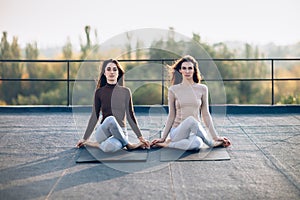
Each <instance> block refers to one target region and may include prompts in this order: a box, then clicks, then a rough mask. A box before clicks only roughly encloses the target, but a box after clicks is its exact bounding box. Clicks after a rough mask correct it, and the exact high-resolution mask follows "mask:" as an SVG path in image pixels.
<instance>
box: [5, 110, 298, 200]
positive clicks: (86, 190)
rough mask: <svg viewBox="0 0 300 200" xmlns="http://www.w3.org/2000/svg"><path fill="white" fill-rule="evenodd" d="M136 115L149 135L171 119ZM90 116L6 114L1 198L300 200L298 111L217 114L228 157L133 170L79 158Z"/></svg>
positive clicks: (215, 121)
mask: <svg viewBox="0 0 300 200" xmlns="http://www.w3.org/2000/svg"><path fill="white" fill-rule="evenodd" d="M136 115H137V119H138V121H139V125H140V127H141V128H142V132H143V131H148V134H149V130H159V129H161V127H162V126H163V124H164V122H165V119H166V114H154V113H152V114H151V113H150V114H145V113H136ZM88 117H89V113H88V112H81V113H74V112H38V111H35V112H31V111H22V112H0V138H1V139H0V140H1V143H0V162H1V164H0V199H3V200H6V199H300V146H299V144H300V142H299V141H300V113H284V114H280V113H273V114H259V113H258V114H227V115H224V116H221V115H214V116H213V120H214V123H215V126H216V129H217V131H218V132H219V135H221V136H226V137H228V138H230V139H231V141H232V143H233V144H232V146H230V147H229V148H227V149H226V150H227V151H228V153H229V155H230V157H231V159H230V160H228V161H189V162H169V163H164V164H161V165H159V164H158V165H157V166H156V167H149V168H147V169H145V170H139V171H136V172H132V173H129V172H127V171H126V170H119V169H115V168H113V167H111V166H109V165H107V164H101V163H89V164H77V163H76V162H75V161H76V159H77V157H78V154H79V151H80V150H79V149H77V148H75V144H76V142H77V141H78V140H79V139H80V138H81V137H82V134H83V131H84V128H85V126H86V123H87V120H88ZM150 136H151V135H150ZM150 136H149V137H150ZM130 164H134V163H130ZM130 164H129V165H130Z"/></svg>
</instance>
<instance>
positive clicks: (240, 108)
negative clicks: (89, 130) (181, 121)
mask: <svg viewBox="0 0 300 200" xmlns="http://www.w3.org/2000/svg"><path fill="white" fill-rule="evenodd" d="M91 109H92V107H91V106H60V105H21V106H0V114H5V113H22V112H25V113H26V112H72V111H76V112H91ZM134 110H135V112H136V113H149V112H150V110H151V113H156V112H158V113H161V112H162V111H163V112H167V111H168V106H166V105H164V106H161V105H136V106H134ZM210 110H211V113H213V114H280V113H282V114H289V113H300V105H299V104H297V105H230V104H226V105H211V106H210Z"/></svg>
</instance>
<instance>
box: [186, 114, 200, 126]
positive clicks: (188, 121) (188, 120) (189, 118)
mask: <svg viewBox="0 0 300 200" xmlns="http://www.w3.org/2000/svg"><path fill="white" fill-rule="evenodd" d="M186 121H187V123H189V124H190V125H191V126H193V125H198V122H197V120H196V119H195V118H194V117H193V116H189V117H187V118H186Z"/></svg>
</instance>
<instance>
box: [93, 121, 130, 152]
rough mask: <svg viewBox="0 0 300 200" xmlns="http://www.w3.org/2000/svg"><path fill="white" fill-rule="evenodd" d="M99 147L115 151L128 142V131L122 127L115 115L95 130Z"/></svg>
mask: <svg viewBox="0 0 300 200" xmlns="http://www.w3.org/2000/svg"><path fill="white" fill-rule="evenodd" d="M95 138H96V141H97V142H98V143H99V148H100V149H101V150H102V151H104V152H115V151H118V150H120V149H122V148H123V147H124V146H126V145H127V144H128V135H127V132H126V131H125V130H124V129H122V128H121V126H120V125H119V124H118V122H117V120H116V118H115V117H114V116H109V117H107V118H105V120H104V121H103V122H102V124H100V125H99V126H98V127H97V128H96V130H95Z"/></svg>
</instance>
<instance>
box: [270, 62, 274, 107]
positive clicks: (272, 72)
mask: <svg viewBox="0 0 300 200" xmlns="http://www.w3.org/2000/svg"><path fill="white" fill-rule="evenodd" d="M271 76H272V80H271V82H272V105H274V103H275V94H274V59H271Z"/></svg>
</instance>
